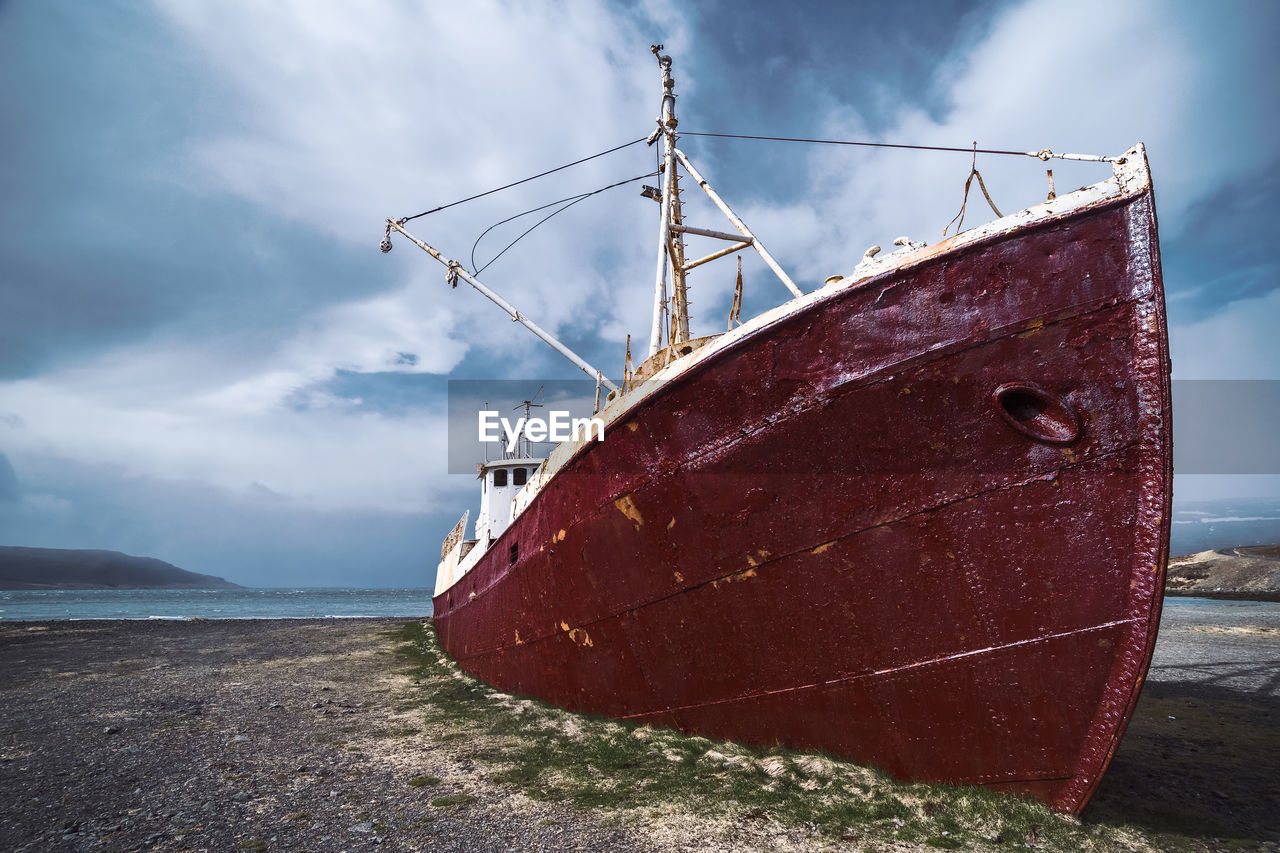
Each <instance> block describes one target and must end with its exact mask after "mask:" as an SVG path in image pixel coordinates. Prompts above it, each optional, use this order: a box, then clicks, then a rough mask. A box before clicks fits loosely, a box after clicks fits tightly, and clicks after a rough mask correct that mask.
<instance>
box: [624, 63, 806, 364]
mask: <svg viewBox="0 0 1280 853" xmlns="http://www.w3.org/2000/svg"><path fill="white" fill-rule="evenodd" d="M649 50H651V51H652V52H653V55H654V56H656V57H657V58H658V68H659V69H661V71H662V115H660V116H659V117H658V127H657V129H656V130H654V132H653V134H652V135H650V137H649V142H650V144H653V143H654V142H656V141H657V139H658V137H659V136H661V137H662V189H661V191H660V192H661V196H660V197H659V201H661V202H662V217H661V221H660V222H659V224H658V266H657V272H656V274H655V276H654V285H653V326H652V328H651V329H650V333H649V355H650V356H652V355H654V354H655V353H657V352H658V350H660V349H662V346H663V343H662V338H663V331H664V328H666V329H667V330H668V331H667V344H668V345H672V344H677V343H682V342H684V341H687V340H689V338H690V331H689V288H688V284H687V282H686V275H685V274H686V273H687V272H688V271H689V270H691V269H693V268H694V267H699V266H702V265H703V264H705V263H708V262H710V261H714V260H716V259H717V258H722V257H724V256H725V255H731V254H733V253H735V252H738V251H741V250H742V249H746V248H752V249H755V250H756V251H757V252H758V253H759V254H760V256H761V258H763V259H764V262H765V264H766V265H767V266H768V267H769V269H771V270H773V272H774V274H775V275H777V277H778V279H779V280H780V281H781V282H782V283H783V285H785V286H786V288H787V290H789V291H791V294H792V295H793V296H803V295H804V292H803V291H802V290H800V288H799V287H797V286H796V283H795V282H794V281H792V280H791V277H790V276H788V275H787V274H786V272H784V271H783V269H782V266H781V265H780V264H779V263H778V262H777V261H776V260H775V259H774V257H773V255H771V254H769V250H768V249H766V248H765V247H764V245H763V244H762V243H761V242H760V240H759V239H758V238H757V237H756V236H755V235H754V234H752V233H751V230H750V229H749V228H747V226H746V224H745V223H744V222H743V221H742V220H741V219H740V218H739V217H738V215H737V214H736V213H734V212H733V210H732V209H730V207H729V205H727V204H726V203H725V201H724V199H722V198H720V195H719V194H718V193H717V192H716V191H715V190H714V189H712V188H711V186H710V184H708V183H707V181H706V179H705V178H704V177H702V175H701V174H700V173H699V172H698V170H697V169H696V168H694V166H693V164H692V163H691V162H689V158H688V157H687V156H686V155H685V153H684V152H683V151H681V150H680V149H679V148H677V147H676V139H677V136H676V125H677V124H678V123H679V122H678V121H677V119H676V94H675V81H674V80H673V79H672V78H671V57H670V56H666V55H664V54H663V53H662V45H660V44H655V45H650V46H649ZM677 164H679V165H680V166H683V167H684V170H685V171H686V172H688V173H689V177H690V178H692V179H693V180H694V181H696V182H697V184H698V186H699V187H701V188H702V190H703V191H704V192H705V193H706V194H707V195H708V196H709V197H710V198H711V201H712V202H713V203H714V204H715V206H716V207H718V208H719V209H720V212H721V213H723V214H724V215H725V218H727V219H728V220H729V221H730V222H731V223H732V224H733V227H734V228H735V229H736V230H737V232H738V233H736V234H733V233H727V232H724V231H713V230H711V229H709V228H695V227H693V226H689V225H685V224H684V216H683V213H682V212H681V205H680V175H679V170H678V169H677ZM685 234H696V235H699V236H702V237H711V238H713V239H717V240H724V241H726V242H728V243H730V244H731V245H729V246H726V247H724V248H722V249H719V250H717V251H715V252H712V253H711V254H709V255H707V256H705V257H702V258H698V259H697V260H694V261H686V260H685V245H684V235H685ZM668 270H670V272H671V296H670V298H669V299H668V296H667V271H668Z"/></svg>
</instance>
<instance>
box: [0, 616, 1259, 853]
mask: <svg viewBox="0 0 1280 853" xmlns="http://www.w3.org/2000/svg"><path fill="white" fill-rule="evenodd" d="M1165 614H1166V615H1165V620H1164V622H1163V627H1162V633H1161V638H1160V642H1159V644H1158V646H1157V652H1156V659H1155V662H1154V665H1153V667H1152V671H1151V674H1150V677H1149V681H1148V685H1147V688H1146V691H1145V693H1144V695H1143V698H1142V700H1141V702H1140V704H1139V706H1138V710H1137V712H1136V714H1135V716H1134V719H1133V722H1132V724H1131V726H1130V730H1129V734H1128V735H1127V737H1126V739H1125V741H1124V743H1123V744H1122V746H1121V748H1120V750H1119V752H1118V753H1117V755H1116V758H1115V761H1114V763H1113V765H1112V770H1111V772H1110V773H1109V774H1108V776H1107V778H1106V779H1105V780H1104V782H1103V784H1102V787H1101V788H1100V790H1099V792H1098V794H1097V796H1096V797H1095V800H1094V802H1093V804H1092V805H1091V806H1090V808H1089V810H1088V811H1087V812H1086V814H1085V816H1084V819H1085V821H1086V823H1089V822H1093V823H1098V824H1127V825H1130V826H1137V827H1138V828H1139V829H1147V830H1150V831H1151V832H1153V833H1162V832H1169V831H1175V832H1178V833H1183V834H1184V835H1185V837H1186V839H1187V841H1188V843H1189V844H1190V845H1191V846H1190V849H1216V844H1217V842H1215V841H1214V840H1213V839H1215V838H1227V837H1231V838H1236V839H1244V840H1246V841H1252V842H1253V843H1254V844H1257V845H1258V846H1260V847H1261V846H1264V845H1265V846H1267V847H1271V846H1272V845H1270V844H1269V842H1270V841H1276V840H1280V809H1277V808H1276V807H1275V804H1276V803H1280V783H1278V782H1277V780H1278V779H1280V749H1278V747H1277V741H1278V739H1280V738H1278V730H1280V725H1278V724H1280V638H1277V636H1276V633H1275V630H1276V629H1278V628H1280V606H1276V605H1225V606H1215V607H1197V606H1194V605H1177V606H1170V607H1167V608H1166V611H1165ZM399 624H400V623H398V622H397V623H390V622H388V623H381V622H371V621H366V620H324V621H304V620H299V621H235V622H232V621H226V622H76V623H65V622H64V623H29V624H21V623H19V624H4V625H0V791H3V794H2V795H0V798H2V799H0V803H3V808H2V811H0V850H4V851H32V853H35V851H41V853H43V851H60V850H68V851H73V850H121V851H133V850H165V851H169V850H173V851H179V850H189V851H227V850H232V851H233V850H257V849H262V850H306V851H344V850H361V849H376V848H382V849H388V850H467V851H472V850H476V851H484V850H528V851H533V850H574V849H577V850H601V851H604V850H608V851H639V850H703V849H732V848H736V849H745V850H774V849H791V850H822V849H858V848H856V847H852V846H846V845H843V844H840V843H839V842H833V840H832V839H831V838H829V837H819V836H817V835H815V834H813V833H809V832H807V831H806V830H804V829H803V828H798V829H780V828H778V827H776V826H774V827H770V826H759V827H758V826H748V825H744V824H742V823H734V822H732V821H727V820H721V821H716V820H709V819H706V818H689V817H687V816H684V815H681V814H680V813H679V810H678V805H677V806H675V807H673V811H672V812H671V813H669V814H665V815H657V814H651V815H643V816H637V815H631V816H626V815H618V814H615V813H610V812H598V811H590V810H585V809H578V808H575V807H572V806H568V805H564V804H556V803H542V802H535V801H533V800H530V799H529V798H527V797H525V796H523V795H522V794H519V793H513V792H512V791H511V790H510V789H508V788H506V787H504V786H501V785H497V784H494V783H492V782H489V781H487V779H486V774H485V771H484V768H483V767H482V766H480V765H479V764H478V763H476V762H475V761H473V760H471V759H470V758H469V757H468V754H469V750H470V749H472V748H473V747H474V745H469V744H467V743H465V742H459V741H455V740H450V739H449V738H448V737H447V736H446V734H445V733H444V732H443V730H440V731H436V730H434V729H433V728H432V725H431V721H430V720H428V721H427V722H426V725H425V726H424V723H423V718H422V712H421V711H420V710H417V709H414V708H411V707H409V700H410V699H412V698H413V696H414V690H415V685H414V684H413V683H412V681H411V679H410V677H409V676H407V675H405V674H404V672H405V670H404V669H403V668H402V666H401V665H400V662H399V661H398V659H397V658H396V657H395V655H394V653H393V651H392V649H393V647H394V643H393V641H391V640H389V639H388V637H387V636H386V632H388V631H390V630H392V629H394V628H396V627H398V626H399ZM877 849H882V848H879V847H877Z"/></svg>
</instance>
